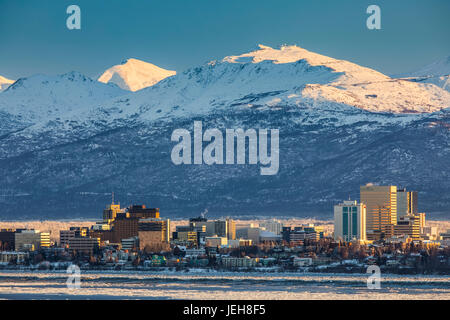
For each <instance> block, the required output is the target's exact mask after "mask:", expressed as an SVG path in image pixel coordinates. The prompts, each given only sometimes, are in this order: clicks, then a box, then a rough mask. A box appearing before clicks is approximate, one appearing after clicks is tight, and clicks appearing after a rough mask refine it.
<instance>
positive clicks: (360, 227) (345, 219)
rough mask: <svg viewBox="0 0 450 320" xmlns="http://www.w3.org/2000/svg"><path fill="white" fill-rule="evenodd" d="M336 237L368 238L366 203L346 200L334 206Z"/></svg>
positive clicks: (336, 238)
mask: <svg viewBox="0 0 450 320" xmlns="http://www.w3.org/2000/svg"><path fill="white" fill-rule="evenodd" d="M334 239H335V240H344V241H352V240H362V241H365V240H367V237H366V205H365V204H363V203H358V202H357V201H344V202H343V203H340V204H338V205H335V206H334Z"/></svg>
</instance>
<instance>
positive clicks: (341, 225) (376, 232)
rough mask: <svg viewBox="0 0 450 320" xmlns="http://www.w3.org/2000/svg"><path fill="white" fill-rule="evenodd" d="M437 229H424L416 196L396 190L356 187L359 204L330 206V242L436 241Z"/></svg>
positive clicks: (350, 202) (384, 187) (383, 187)
mask: <svg viewBox="0 0 450 320" xmlns="http://www.w3.org/2000/svg"><path fill="white" fill-rule="evenodd" d="M439 238H440V237H439V235H438V233H437V229H436V228H433V227H427V226H426V222H425V213H423V212H419V210H418V192H417V191H407V190H406V189H399V188H397V187H396V186H377V185H373V184H367V185H365V186H361V187H360V202H357V201H351V200H348V201H343V202H342V203H340V204H337V205H335V206H334V239H335V240H342V241H361V242H366V241H369V242H374V241H386V242H410V241H436V240H439Z"/></svg>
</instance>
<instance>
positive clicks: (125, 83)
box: [98, 59, 176, 91]
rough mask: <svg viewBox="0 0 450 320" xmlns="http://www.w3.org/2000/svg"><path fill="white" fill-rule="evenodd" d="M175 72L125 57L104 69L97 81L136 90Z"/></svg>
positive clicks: (151, 84) (153, 83)
mask: <svg viewBox="0 0 450 320" xmlns="http://www.w3.org/2000/svg"><path fill="white" fill-rule="evenodd" d="M175 74H176V71H172V70H165V69H162V68H160V67H157V66H155V65H154V64H151V63H148V62H144V61H141V60H137V59H127V60H125V61H124V62H122V63H121V64H119V65H115V66H113V67H111V68H109V69H108V70H106V71H105V72H104V73H103V74H102V75H101V76H100V77H99V78H98V81H100V82H103V83H109V82H111V83H115V84H116V85H118V86H119V87H120V88H122V89H124V90H129V91H137V90H140V89H142V88H146V87H150V86H153V85H155V84H156V83H158V82H159V81H161V80H163V79H165V78H167V77H170V76H173V75H175Z"/></svg>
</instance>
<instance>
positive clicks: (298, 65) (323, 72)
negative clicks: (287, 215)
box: [91, 45, 450, 121]
mask: <svg viewBox="0 0 450 320" xmlns="http://www.w3.org/2000/svg"><path fill="white" fill-rule="evenodd" d="M124 101H125V100H123V99H119V100H117V99H116V100H115V101H114V102H113V103H112V104H109V105H105V108H106V109H107V110H108V113H109V114H110V115H111V116H112V117H114V114H116V116H117V117H124V116H132V115H139V117H140V119H146V120H150V121H151V120H156V119H162V118H170V117H185V116H189V115H195V114H205V113H208V112H212V111H214V110H217V109H218V108H222V109H230V108H237V107H240V108H259V109H261V108H268V109H270V110H275V109H276V108H283V107H286V106H297V107H308V108H317V107H318V106H320V105H323V106H325V107H326V108H328V109H333V108H338V109H339V105H347V106H349V107H357V108H360V109H363V110H367V111H371V112H388V113H429V112H435V111H438V110H441V109H443V108H446V107H448V106H449V105H450V94H449V93H448V92H446V91H444V90H442V89H440V88H438V87H436V86H434V85H432V84H420V83H413V82H410V81H404V80H396V79H391V78H390V77H388V76H386V75H384V74H381V73H379V72H377V71H375V70H372V69H369V68H365V67H361V66H358V65H356V64H354V63H351V62H348V61H344V60H336V59H333V58H329V57H326V56H323V55H319V54H315V53H312V52H309V51H307V50H305V49H302V48H299V47H296V46H284V47H281V48H280V49H272V48H270V47H267V46H261V45H260V47H259V49H258V50H256V51H253V52H250V53H246V54H243V55H239V56H228V57H225V58H224V59H223V60H222V61H212V62H210V63H208V64H205V65H203V66H200V67H196V68H192V69H189V70H187V71H185V72H183V73H179V74H177V75H176V76H173V77H170V78H167V79H165V80H163V81H161V82H160V83H158V84H156V85H154V86H152V87H149V88H145V89H143V90H140V91H139V92H137V93H135V94H133V95H129V96H127V98H126V101H125V103H123V102H124ZM106 109H105V110H106ZM119 111H120V112H119ZM97 116H98V115H97ZM95 117H96V116H95V115H92V117H91V118H95Z"/></svg>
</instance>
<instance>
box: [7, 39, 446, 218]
mask: <svg viewBox="0 0 450 320" xmlns="http://www.w3.org/2000/svg"><path fill="white" fill-rule="evenodd" d="M83 77H84V76H82V75H77V76H76V77H75V76H74V77H73V80H69V79H66V78H64V76H61V80H60V81H61V83H59V82H58V83H59V86H58V87H56V86H57V85H56V84H55V83H54V82H45V80H44V81H42V80H41V79H40V80H39V81H36V82H35V83H33V85H31V84H30V85H29V86H25V85H23V86H21V87H19V88H17V90H19V89H21V90H22V89H23V91H21V92H20V94H19V93H18V94H17V95H16V96H14V95H13V92H18V91H15V90H14V89H13V86H12V87H11V88H9V89H8V90H6V91H5V92H3V93H0V118H1V119H2V120H3V121H1V125H0V131H1V136H0V202H1V203H2V208H3V209H2V212H1V216H2V217H13V216H20V217H23V218H32V217H34V218H43V217H58V218H67V217H100V214H101V210H102V208H103V207H104V206H105V204H106V203H109V201H110V194H111V192H112V191H114V192H115V195H116V199H118V200H120V201H121V204H122V205H128V204H131V203H146V204H147V205H149V206H155V207H159V208H160V209H161V212H162V214H163V215H164V216H166V215H171V216H191V215H197V214H198V213H199V212H202V211H203V210H204V209H206V208H207V209H208V211H209V214H211V215H233V216H239V215H273V216H293V215H295V216H309V217H310V216H328V217H329V216H331V215H332V206H333V204H335V203H336V202H338V201H342V200H344V199H348V198H349V197H351V198H352V199H358V197H359V186H360V185H362V184H365V183H367V182H372V183H379V184H395V185H398V186H404V187H407V188H408V189H410V190H418V191H419V197H420V199H419V205H420V210H422V211H426V212H430V213H434V214H435V215H436V216H439V215H441V216H447V217H448V213H449V211H448V209H449V208H450V193H449V191H450V172H449V170H448V169H447V167H448V163H449V162H448V159H449V157H450V139H449V138H450V110H449V109H448V107H449V105H450V104H449V101H450V99H449V97H450V93H449V92H447V91H445V90H442V89H441V88H439V87H437V86H435V85H434V84H423V83H417V82H409V81H404V80H396V79H392V78H390V77H388V76H386V75H383V74H381V73H379V72H377V71H374V70H371V69H368V68H365V67H361V66H358V65H356V64H353V63H351V62H347V61H343V60H336V59H332V58H329V57H325V56H322V55H318V54H315V53H312V52H309V51H307V50H304V49H301V48H298V47H282V48H280V49H272V48H269V47H265V46H260V47H259V48H258V49H257V50H256V51H253V52H250V53H247V54H243V55H239V56H229V57H226V58H224V59H223V60H221V61H213V62H210V63H209V64H206V65H203V66H200V67H196V68H192V69H189V70H187V71H185V72H183V73H179V74H177V75H175V76H172V77H168V78H166V79H164V80H162V81H160V82H158V83H157V84H155V85H153V86H150V87H148V88H145V89H142V90H139V91H137V92H134V93H127V94H125V93H124V91H123V90H121V89H119V88H117V87H116V86H112V85H108V84H103V83H98V82H95V81H93V80H90V79H89V78H86V77H84V78H86V80H84V79H83ZM69 81H73V83H74V87H76V88H77V89H76V90H79V91H76V95H75V94H73V95H69V94H61V93H60V90H62V89H61V88H67V87H66V85H65V84H67V83H69ZM91 81H92V83H91ZM86 82H87V83H89V84H90V85H89V86H88V87H89V88H90V90H87V91H86V90H84V89H83V90H81V89H80V88H84V87H83V83H86ZM16 84H17V82H16ZM16 84H15V85H16ZM96 84H98V85H99V86H101V87H97V86H96ZM15 85H14V86H15ZM94 87H95V88H94ZM44 88H47V89H48V90H47V91H46V90H44ZM49 88H50V89H49ZM74 90H75V89H74ZM80 90H81V91H80ZM8 91H10V92H9V93H8ZM27 91H29V92H31V93H33V94H35V93H36V92H39V93H41V94H42V96H40V97H39V99H38V98H29V95H30V94H31V93H30V94H28V93H27ZM69 91H71V90H69ZM90 93H91V94H90ZM76 96H80V98H79V99H75V98H76ZM5 97H6V98H5ZM32 97H35V96H32ZM32 103H34V104H32ZM39 108H40V109H39ZM55 108H57V109H58V110H55ZM37 109H38V110H39V112H36V111H35V110H37ZM46 110H47V112H46ZM48 110H50V112H49V111H48ZM61 110H63V111H61ZM44 115H45V116H44ZM195 120H200V121H202V123H203V126H204V130H206V129H208V128H217V129H219V130H221V131H222V132H225V130H226V129H236V128H242V129H244V130H246V129H251V128H253V129H279V132H280V145H279V171H278V174H276V175H271V176H264V175H261V174H260V170H259V165H249V164H248V161H247V162H246V163H247V164H246V165H236V164H234V165H231V164H224V165H217V164H213V165H206V164H203V165H194V164H192V165H175V164H173V163H172V160H171V152H172V148H173V146H174V145H175V144H176V142H172V141H171V135H172V132H173V130H175V129H178V128H184V129H187V130H188V131H190V132H191V133H192V132H193V122H194V121H195ZM206 144H207V143H206V142H204V143H203V145H204V146H205V145H206Z"/></svg>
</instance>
